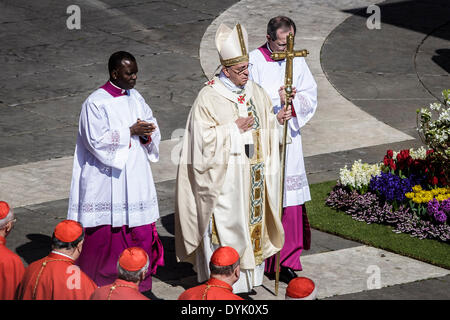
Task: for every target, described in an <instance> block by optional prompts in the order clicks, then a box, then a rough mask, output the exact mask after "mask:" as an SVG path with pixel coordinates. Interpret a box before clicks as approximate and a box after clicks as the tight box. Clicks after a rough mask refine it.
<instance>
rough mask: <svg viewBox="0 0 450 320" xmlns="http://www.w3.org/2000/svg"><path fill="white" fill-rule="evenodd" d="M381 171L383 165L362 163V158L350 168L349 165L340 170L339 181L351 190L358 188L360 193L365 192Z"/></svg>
mask: <svg viewBox="0 0 450 320" xmlns="http://www.w3.org/2000/svg"><path fill="white" fill-rule="evenodd" d="M380 172H381V165H379V164H374V165H370V164H367V163H362V162H361V159H360V160H358V161H355V162H354V163H353V165H352V168H351V169H350V170H349V169H347V165H346V166H345V167H344V168H342V169H341V170H340V172H339V182H340V183H341V184H342V185H345V186H347V187H348V188H350V190H358V191H359V193H361V194H364V193H366V192H367V187H368V185H369V182H370V180H371V179H372V177H374V176H377V175H379V174H380Z"/></svg>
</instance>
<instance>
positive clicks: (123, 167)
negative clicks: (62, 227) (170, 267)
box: [68, 51, 164, 291]
mask: <svg viewBox="0 0 450 320" xmlns="http://www.w3.org/2000/svg"><path fill="white" fill-rule="evenodd" d="M108 68H109V72H110V79H109V81H107V82H106V83H105V84H104V85H103V86H102V87H101V88H99V89H97V90H96V91H94V92H93V93H92V94H91V95H90V96H89V97H88V98H87V99H86V101H85V102H84V103H83V106H82V110H81V114H80V123H79V131H78V137H77V144H76V148H75V156H74V162H73V175H72V185H71V190H70V199H69V210H68V219H71V220H76V221H79V222H81V223H82V225H83V226H84V227H85V228H86V229H85V234H86V235H85V240H84V245H83V251H82V253H81V255H80V258H79V259H78V260H77V264H78V265H79V266H80V268H81V269H82V270H83V271H84V272H85V273H87V274H88V276H89V277H91V278H92V279H93V280H94V281H95V282H96V283H97V285H98V286H104V285H107V284H110V283H112V282H114V281H115V280H116V278H117V261H118V258H119V255H120V254H121V253H122V252H123V250H124V249H126V248H128V247H141V248H143V249H144V250H145V251H146V252H147V254H148V256H149V258H150V267H149V272H148V274H147V276H146V278H145V280H144V281H142V282H141V284H140V288H139V289H140V291H148V290H150V289H151V285H152V282H151V274H154V273H155V272H156V267H157V266H158V265H163V261H164V259H163V247H162V244H161V241H160V239H159V237H158V233H157V231H156V226H155V221H156V220H158V219H159V210H158V201H157V196H156V189H155V184H154V181H153V177H152V171H151V168H150V162H156V161H158V160H159V143H160V140H161V134H160V131H159V128H158V124H157V121H156V119H155V117H154V116H153V113H152V110H151V109H150V107H149V106H148V105H147V104H146V102H145V100H144V98H143V97H142V96H141V95H140V94H139V92H138V91H137V90H135V89H133V87H134V85H135V83H136V78H137V76H136V74H137V71H138V69H137V63H136V59H135V58H134V57H133V56H132V55H131V54H130V53H127V52H124V51H119V52H116V53H114V54H113V55H112V56H111V57H110V59H109V63H108Z"/></svg>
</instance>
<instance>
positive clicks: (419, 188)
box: [412, 184, 422, 192]
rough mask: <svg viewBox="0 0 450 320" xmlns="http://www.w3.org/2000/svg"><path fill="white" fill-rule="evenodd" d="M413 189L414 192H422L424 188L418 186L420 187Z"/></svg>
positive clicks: (416, 186)
mask: <svg viewBox="0 0 450 320" xmlns="http://www.w3.org/2000/svg"><path fill="white" fill-rule="evenodd" d="M412 189H413V191H414V192H419V191H421V190H422V186H421V185H420V184H418V185H415V186H414V187H413V188H412Z"/></svg>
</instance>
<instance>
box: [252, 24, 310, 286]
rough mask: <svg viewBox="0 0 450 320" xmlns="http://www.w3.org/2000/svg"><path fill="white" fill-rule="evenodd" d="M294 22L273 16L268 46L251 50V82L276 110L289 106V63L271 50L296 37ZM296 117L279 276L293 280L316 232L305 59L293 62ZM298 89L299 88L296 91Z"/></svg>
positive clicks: (271, 263)
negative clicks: (307, 159)
mask: <svg viewBox="0 0 450 320" xmlns="http://www.w3.org/2000/svg"><path fill="white" fill-rule="evenodd" d="M295 31H296V27H295V23H294V22H293V21H292V20H291V19H289V18H288V17H284V16H279V17H275V18H272V19H271V20H270V21H269V23H268V25H267V36H266V37H267V42H266V43H265V44H263V45H262V46H261V47H259V48H257V49H255V50H253V51H251V52H250V67H249V70H250V79H252V80H253V81H254V82H256V83H258V84H259V85H260V86H261V87H263V88H264V89H265V90H266V92H267V93H268V94H269V96H270V98H271V99H272V105H273V111H274V112H275V113H278V112H279V110H280V109H281V107H282V106H284V75H285V70H286V60H280V61H274V60H273V59H272V58H271V53H272V51H285V50H286V36H287V35H288V34H289V33H290V32H291V33H292V34H293V35H294V36H295ZM292 86H293V91H294V92H295V97H294V99H293V107H294V108H293V110H292V119H290V120H289V122H288V140H289V141H288V143H287V144H286V177H285V189H284V203H283V208H284V210H283V217H282V222H283V227H284V232H285V242H284V246H283V249H282V250H281V253H280V258H281V260H280V262H281V273H280V278H281V279H282V280H284V281H285V282H289V281H290V280H291V279H292V278H294V277H296V274H295V272H294V270H295V271H299V270H302V265H301V263H300V255H301V253H302V250H303V249H306V250H307V249H309V246H310V238H311V236H310V235H311V232H310V228H309V222H308V219H307V216H306V207H305V202H306V201H309V200H311V195H310V192H309V186H308V179H307V177H306V170H305V164H304V160H303V149H302V127H303V126H304V125H305V124H306V123H307V122H308V121H309V120H310V119H311V118H312V117H313V115H314V113H315V112H316V108H317V85H316V82H315V81H314V78H313V76H312V74H311V72H310V70H309V68H308V65H307V64H306V61H305V58H303V57H297V58H294V59H293V76H292ZM294 88H295V89H294ZM265 271H266V272H268V273H274V272H275V257H271V258H269V259H267V260H266V265H265Z"/></svg>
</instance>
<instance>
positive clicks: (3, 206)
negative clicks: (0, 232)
mask: <svg viewBox="0 0 450 320" xmlns="http://www.w3.org/2000/svg"><path fill="white" fill-rule="evenodd" d="M9 210H10V208H9V205H8V204H7V203H6V202H5V201H0V220H2V219H5V218H6V216H7V215H8V213H9Z"/></svg>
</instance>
